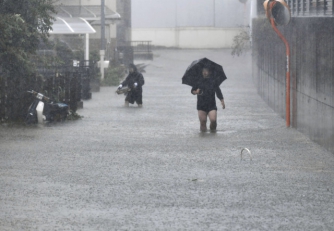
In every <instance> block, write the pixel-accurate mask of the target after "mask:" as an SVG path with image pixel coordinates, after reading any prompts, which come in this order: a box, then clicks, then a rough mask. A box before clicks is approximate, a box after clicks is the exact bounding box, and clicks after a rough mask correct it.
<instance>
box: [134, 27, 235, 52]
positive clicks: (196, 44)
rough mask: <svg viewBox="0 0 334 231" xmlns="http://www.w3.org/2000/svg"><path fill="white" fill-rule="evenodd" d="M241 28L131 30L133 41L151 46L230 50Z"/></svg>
mask: <svg viewBox="0 0 334 231" xmlns="http://www.w3.org/2000/svg"><path fill="white" fill-rule="evenodd" d="M240 30H241V28H213V27H182V28H133V29H132V40H133V41H142V40H144V41H146V40H149V41H152V45H153V46H165V47H177V48H230V47H231V46H232V44H233V38H234V36H235V35H237V34H238V33H239V32H240Z"/></svg>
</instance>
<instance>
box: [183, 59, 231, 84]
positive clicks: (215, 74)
mask: <svg viewBox="0 0 334 231" xmlns="http://www.w3.org/2000/svg"><path fill="white" fill-rule="evenodd" d="M203 67H207V68H209V69H210V71H211V75H212V78H214V80H215V83H216V84H217V86H219V85H220V84H221V83H222V82H223V81H224V80H225V79H227V78H226V75H225V73H224V70H223V67H222V66H221V65H219V64H217V63H215V62H213V61H211V60H210V59H207V58H202V59H198V60H195V61H193V62H192V63H191V64H190V65H189V67H188V68H187V70H186V72H185V73H184V75H183V77H182V84H186V85H189V86H192V87H194V86H196V85H197V83H198V82H199V81H200V79H201V78H202V69H203Z"/></svg>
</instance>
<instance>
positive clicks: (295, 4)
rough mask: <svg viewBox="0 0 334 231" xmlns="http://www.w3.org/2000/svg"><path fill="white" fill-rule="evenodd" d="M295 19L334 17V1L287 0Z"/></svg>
mask: <svg viewBox="0 0 334 231" xmlns="http://www.w3.org/2000/svg"><path fill="white" fill-rule="evenodd" d="M286 3H287V4H288V5H289V7H290V10H291V15H292V16H293V17H312V16H316V17H333V16H334V0H286Z"/></svg>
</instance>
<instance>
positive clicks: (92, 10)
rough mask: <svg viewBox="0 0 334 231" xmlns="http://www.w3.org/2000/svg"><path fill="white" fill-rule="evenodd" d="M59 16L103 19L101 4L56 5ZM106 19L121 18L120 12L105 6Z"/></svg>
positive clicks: (93, 19)
mask: <svg viewBox="0 0 334 231" xmlns="http://www.w3.org/2000/svg"><path fill="white" fill-rule="evenodd" d="M56 11H57V16H59V17H68V18H73V17H80V18H84V19H86V20H87V21H96V20H101V6H100V5H93V6H56ZM104 12H105V19H107V20H108V19H109V20H119V19H120V18H121V16H120V14H119V13H117V12H114V11H112V10H111V9H109V8H108V7H107V6H105V7H104Z"/></svg>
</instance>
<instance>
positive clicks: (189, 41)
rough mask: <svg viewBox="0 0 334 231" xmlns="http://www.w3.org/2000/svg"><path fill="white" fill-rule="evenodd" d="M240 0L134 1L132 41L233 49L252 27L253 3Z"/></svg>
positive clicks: (172, 45)
mask: <svg viewBox="0 0 334 231" xmlns="http://www.w3.org/2000/svg"><path fill="white" fill-rule="evenodd" d="M243 2H245V1H237V0H224V1H223V0H196V1H195V0H154V1H153V0H136V1H132V40H151V41H152V45H155V46H166V47H178V48H229V47H231V46H232V44H233V38H234V36H235V35H237V34H239V33H240V30H243V29H245V27H247V26H250V17H251V14H250V12H251V6H252V5H251V2H252V1H250V0H249V1H246V2H245V3H243Z"/></svg>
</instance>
